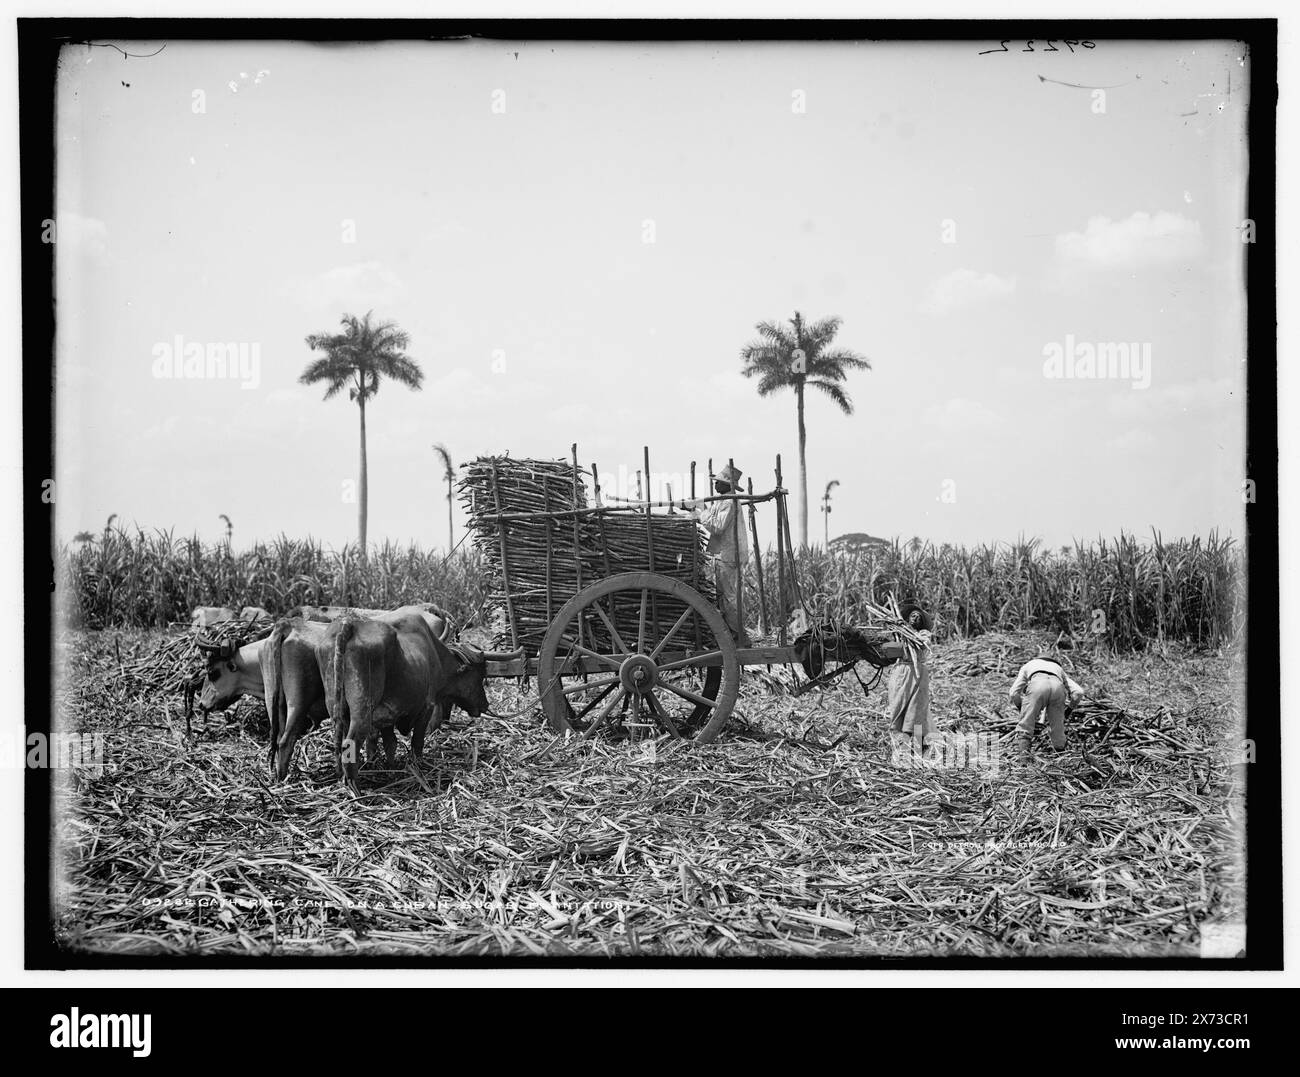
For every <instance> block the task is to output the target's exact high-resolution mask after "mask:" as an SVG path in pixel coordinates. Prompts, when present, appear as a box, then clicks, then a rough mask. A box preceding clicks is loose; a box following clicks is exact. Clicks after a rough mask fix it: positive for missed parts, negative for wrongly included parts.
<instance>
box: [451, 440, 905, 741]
mask: <svg viewBox="0 0 1300 1077" xmlns="http://www.w3.org/2000/svg"><path fill="white" fill-rule="evenodd" d="M543 463H546V464H547V466H548V467H551V466H553V462H536V461H534V462H530V461H511V460H509V459H508V458H504V457H496V458H483V459H481V460H479V461H476V462H475V464H474V465H473V466H474V467H475V468H476V474H477V476H478V478H477V484H476V485H474V484H469V483H467V481H462V491H463V492H464V491H466V488H467V485H471V486H473V488H472V489H469V491H468V496H466V497H465V500H466V501H467V505H468V507H469V509H470V517H471V523H472V527H473V528H474V530H475V531H476V541H477V545H478V546H479V548H480V549H481V550H482V551H484V552H485V553H486V554H487V555H488V557H489V560H490V561H491V562H492V563H493V564H494V567H496V568H497V569H498V571H499V574H500V577H501V578H500V581H499V582H500V587H501V593H500V595H499V598H500V605H501V606H502V607H503V613H504V616H505V619H506V622H507V626H508V628H507V632H508V636H509V643H510V646H511V647H513V648H516V649H522V650H523V652H524V653H523V655H522V657H520V658H516V659H513V660H510V661H498V662H490V663H489V666H488V674H489V676H494V677H521V678H535V679H536V684H537V690H538V692H539V694H540V697H541V703H542V708H543V711H544V713H545V715H546V719H547V722H548V723H549V725H550V726H551V728H552V729H553V730H555V731H556V732H565V731H569V730H572V731H575V732H578V733H579V734H580V735H582V736H586V737H590V736H592V735H593V734H595V733H597V732H598V731H600V730H602V729H606V728H609V727H612V726H621V727H623V728H624V729H627V730H629V731H630V730H640V731H650V732H652V733H653V734H655V735H659V734H662V733H666V734H669V735H671V736H673V737H677V738H681V739H684V740H688V741H691V742H693V743H695V744H704V743H707V742H709V741H711V740H713V739H714V738H715V737H716V736H717V735H718V733H719V732H720V731H721V730H722V728H723V727H724V726H725V724H726V722H727V719H728V717H729V716H730V715H731V712H732V708H733V706H734V705H735V702H736V696H737V693H738V691H739V688H740V670H741V668H742V667H745V666H772V665H795V664H797V665H799V666H801V667H802V668H803V670H804V671H805V673H806V674H808V675H809V676H810V677H811V678H812V679H813V681H814V682H815V681H817V680H821V679H829V678H830V677H833V676H835V675H836V673H837V672H840V671H842V670H843V668H845V667H841V668H840V670H833V671H831V672H827V670H826V665H827V663H828V661H830V662H841V663H847V664H851V663H853V662H855V661H857V660H858V659H862V658H865V659H867V660H868V661H870V662H872V663H873V664H874V665H876V666H877V667H883V666H885V665H888V664H889V663H892V662H894V661H897V660H898V659H899V658H902V657H904V656H905V655H906V654H907V650H908V644H907V643H906V642H905V641H901V640H898V639H895V638H889V634H888V633H885V634H883V635H881V636H879V637H877V638H869V637H864V635H863V634H862V632H861V631H860V630H854V629H851V628H847V627H844V628H841V627H839V626H834V625H818V626H816V627H815V628H813V629H810V630H807V631H805V632H803V633H801V635H800V636H799V637H798V638H796V639H795V640H793V641H791V640H790V639H789V638H788V637H789V636H790V634H791V632H790V628H789V625H788V619H789V615H790V613H791V611H792V609H794V608H795V607H796V605H798V604H801V602H802V599H801V596H800V595H799V593H798V581H797V578H796V576H795V572H794V568H795V566H794V557H793V552H792V546H791V542H790V529H789V519H788V515H787V511H786V497H787V493H788V491H787V490H786V489H785V488H784V486H783V485H782V476H781V460H780V457H777V460H776V469H775V477H776V485H775V486H774V487H773V488H772V489H771V490H770V491H768V492H766V493H755V492H754V489H753V482H752V480H751V481H750V482H749V483H748V486H747V490H746V492H745V493H731V494H725V495H717V494H712V493H711V494H710V495H709V496H707V497H704V498H700V499H698V500H697V499H696V497H695V494H696V491H695V488H694V487H695V464H694V463H692V464H691V470H690V490H689V494H690V500H691V501H692V502H696V503H709V502H718V501H727V500H730V501H734V502H736V504H737V506H738V507H740V508H741V509H742V511H738V512H734V513H732V514H731V526H733V527H735V528H737V529H739V528H740V527H742V526H746V527H747V529H748V535H747V537H748V539H749V544H750V546H751V548H752V557H753V565H754V569H753V570H754V573H755V576H756V580H755V582H756V583H757V591H758V597H759V607H760V620H761V624H762V630H763V635H764V637H765V638H770V637H771V636H773V635H774V636H775V642H774V643H765V644H763V645H759V646H740V645H738V644H737V641H736V638H735V636H733V634H732V633H731V631H730V630H729V629H728V627H727V625H726V622H725V620H724V617H723V615H722V613H721V612H720V611H719V608H718V606H717V604H716V602H715V600H714V598H713V596H712V590H713V588H712V579H711V575H712V568H711V566H710V565H709V564H708V562H707V559H706V557H705V555H704V550H703V546H702V544H701V541H700V531H699V527H698V524H696V523H695V521H694V519H693V517H692V516H691V515H690V514H689V511H688V509H687V507H686V506H685V505H684V504H683V502H682V501H681V500H675V499H674V498H673V496H672V489H671V487H669V489H668V496H667V498H666V499H661V500H652V499H651V490H650V482H649V476H650V459H649V450H648V449H647V450H646V451H645V474H646V484H645V490H644V496H642V494H641V491H640V490H638V496H637V497H636V498H629V497H618V496H606V495H604V494H603V493H602V490H601V486H600V477H599V472H598V470H597V469H596V467H595V466H592V468H591V469H590V471H589V472H585V473H584V472H582V471H581V470H580V469H579V467H578V462H577V446H576V445H575V446H573V462H572V466H571V467H567V466H566V471H567V473H568V476H569V480H570V488H569V490H568V492H567V496H566V497H565V498H564V501H565V502H567V503H563V504H556V503H555V502H556V498H557V496H558V491H557V489H556V486H557V483H559V482H563V481H564V472H560V473H552V474H550V475H548V476H544V477H545V478H547V479H549V480H551V481H550V484H549V485H548V484H547V482H541V483H534V484H533V485H531V486H528V487H527V491H528V495H529V496H523V495H522V494H521V491H522V490H524V489H525V487H524V486H523V485H521V484H520V483H518V482H516V483H515V484H514V485H513V486H512V485H511V483H510V482H508V481H505V478H504V476H503V471H504V470H506V469H507V467H510V468H514V469H515V472H516V473H517V470H518V468H519V467H520V466H521V465H522V466H524V467H525V468H527V467H528V466H529V465H540V464H543ZM709 471H710V483H709V487H710V489H712V486H713V482H712V463H711V462H710V466H709ZM584 474H589V475H590V477H591V480H592V484H593V488H594V495H595V497H594V503H588V501H587V498H586V490H585V484H584V483H583V481H582V476H583V475H584ZM533 477H534V478H535V476H533ZM639 485H640V477H639V475H638V486H639ZM463 496H465V495H464V493H463ZM538 503H541V504H542V507H541V508H537V507H536V505H537V504H538ZM767 504H771V505H772V506H773V508H774V509H775V537H776V555H775V573H773V572H772V566H771V565H768V566H767V573H766V576H765V574H764V565H763V561H762V555H761V552H760V545H759V532H758V525H757V512H756V510H757V507H758V506H760V505H767ZM525 505H526V507H524V506H525ZM742 515H747V520H746V521H745V522H744V523H742V522H741V517H742ZM642 521H643V526H644V532H643V534H644V538H643V540H642V541H640V542H639V543H637V542H632V543H629V541H628V537H629V534H633V535H635V534H637V533H638V532H639V531H640V528H641V527H642ZM679 533H680V534H679ZM682 534H684V535H688V536H689V537H688V538H687V539H686V541H685V542H683V541H682V539H681V535H682ZM656 539H658V540H659V541H658V549H657V548H656V545H657V544H656ZM665 539H671V540H673V541H672V542H671V543H669V542H666V541H665ZM512 542H513V543H516V544H522V545H523V547H524V548H525V551H524V552H525V554H526V556H525V557H524V558H522V559H521V557H520V556H518V553H519V551H518V549H517V548H516V549H514V550H513V551H512ZM665 546H668V547H669V548H668V549H665V548H664V547H665ZM512 554H513V555H512ZM629 561H632V562H637V561H639V562H641V563H639V564H629ZM539 562H544V565H541V564H539ZM512 566H513V568H514V570H515V571H514V578H513V579H512V573H511V569H512ZM521 566H526V567H528V568H529V569H530V578H529V580H528V581H527V582H526V583H525V582H522V581H521V579H520V577H521V575H522V573H521ZM736 571H737V575H738V576H740V573H741V571H742V569H741V568H740V567H737V570H736ZM773 576H774V577H775V578H774V579H773ZM738 582H739V583H740V584H741V586H739V587H738V588H737V590H738V591H739V592H740V593H741V594H742V595H743V594H744V590H745V589H744V586H743V578H742V579H740V580H738ZM772 583H774V584H775V587H776V590H775V592H774V597H775V608H776V613H775V616H773V617H772V618H771V631H769V617H768V603H767V601H766V598H767V589H768V585H769V584H772ZM525 607H527V608H525ZM543 629H544V630H543Z"/></svg>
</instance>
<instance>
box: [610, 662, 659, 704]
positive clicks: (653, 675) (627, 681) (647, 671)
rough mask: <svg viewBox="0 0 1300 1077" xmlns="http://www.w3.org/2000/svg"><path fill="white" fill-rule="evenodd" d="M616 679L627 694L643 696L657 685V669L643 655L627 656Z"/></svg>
mask: <svg viewBox="0 0 1300 1077" xmlns="http://www.w3.org/2000/svg"><path fill="white" fill-rule="evenodd" d="M618 677H619V680H620V681H621V682H622V684H623V687H624V688H626V689H627V690H628V691H629V692H636V693H638V694H640V695H644V694H645V693H646V692H648V691H650V689H651V688H653V687H654V686H655V684H656V683H658V680H659V667H658V666H656V665H655V664H654V662H653V661H651V659H650V658H649V657H648V656H646V655H644V654H634V655H629V656H628V658H626V659H625V660H624V662H623V664H622V665H621V666H620V667H619V670H618Z"/></svg>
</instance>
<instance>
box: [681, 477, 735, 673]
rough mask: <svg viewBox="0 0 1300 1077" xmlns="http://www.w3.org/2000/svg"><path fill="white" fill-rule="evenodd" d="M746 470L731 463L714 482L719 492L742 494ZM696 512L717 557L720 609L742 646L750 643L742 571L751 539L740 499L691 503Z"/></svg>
mask: <svg viewBox="0 0 1300 1077" xmlns="http://www.w3.org/2000/svg"><path fill="white" fill-rule="evenodd" d="M741 474H742V472H741V471H740V469H739V468H737V467H735V466H734V465H732V464H727V465H726V466H724V467H723V469H722V470H721V471H720V472H718V475H717V477H716V479H715V480H714V483H713V488H714V490H716V491H717V493H719V494H724V495H725V494H738V493H740V486H739V483H740V476H741ZM687 507H688V508H690V509H691V511H692V515H693V516H694V517H695V518H696V519H697V520H699V521H700V523H702V524H703V525H704V529H705V530H706V531H708V533H709V545H708V553H709V554H710V555H711V556H712V557H713V559H714V560H713V582H714V584H715V585H716V588H717V593H718V608H719V609H720V610H721V611H722V618H723V620H724V621H726V622H727V627H728V628H729V629H731V632H732V635H734V636H735V637H736V645H737V646H738V647H748V646H749V636H748V635H747V634H746V632H745V618H744V608H743V598H742V594H741V592H742V590H743V588H742V587H741V575H740V574H741V572H742V571H743V569H744V566H745V564H746V563H747V562H748V561H749V541H748V539H747V538H746V537H745V521H744V519H743V517H742V515H741V510H740V502H739V501H707V502H700V501H693V502H687Z"/></svg>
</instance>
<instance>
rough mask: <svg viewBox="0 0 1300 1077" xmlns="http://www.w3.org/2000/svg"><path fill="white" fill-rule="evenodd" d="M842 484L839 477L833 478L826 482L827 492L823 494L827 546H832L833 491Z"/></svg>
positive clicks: (828, 547)
mask: <svg viewBox="0 0 1300 1077" xmlns="http://www.w3.org/2000/svg"><path fill="white" fill-rule="evenodd" d="M839 484H840V480H839V479H831V481H830V482H828V483H827V484H826V492H825V493H824V494H822V512H824V513H825V514H826V519H825V521H824V522H825V524H826V548H827V549H828V550H829V549H830V548H831V491H832V490H834V489H835V487H837V486H838V485H839Z"/></svg>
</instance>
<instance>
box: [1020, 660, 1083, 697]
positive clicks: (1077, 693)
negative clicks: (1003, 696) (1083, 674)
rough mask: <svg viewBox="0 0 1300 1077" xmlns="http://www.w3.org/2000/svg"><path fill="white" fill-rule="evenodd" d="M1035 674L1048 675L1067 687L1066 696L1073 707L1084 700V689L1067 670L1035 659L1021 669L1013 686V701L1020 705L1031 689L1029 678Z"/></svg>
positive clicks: (1052, 663)
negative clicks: (1029, 688) (1027, 690)
mask: <svg viewBox="0 0 1300 1077" xmlns="http://www.w3.org/2000/svg"><path fill="white" fill-rule="evenodd" d="M1035 673H1048V674H1051V675H1052V676H1053V677H1055V678H1056V679H1057V680H1058V681H1060V682H1061V683H1062V684H1063V685H1065V691H1066V695H1067V696H1068V697H1069V700H1068V701H1069V703H1070V705H1071V706H1073V705H1075V704H1077V703H1078V702H1079V700H1081V699H1082V698H1083V689H1082V688H1080V687H1079V686H1078V685H1077V684H1075V683H1074V681H1073V680H1071V679H1070V677H1069V676H1068V675H1067V674H1066V672H1065V670H1064V669H1062V668H1061V667H1060V666H1058V665H1057V664H1056V663H1055V662H1048V661H1046V660H1045V659H1042V658H1033V659H1030V660H1029V661H1028V662H1026V663H1025V664H1024V665H1023V666H1021V667H1020V672H1019V673H1017V674H1016V680H1015V683H1014V684H1012V685H1011V701H1012V702H1013V703H1014V704H1016V706H1019V705H1020V701H1021V699H1022V698H1023V697H1024V694H1025V689H1026V688H1028V687H1029V678H1030V677H1032V676H1033V675H1034V674H1035Z"/></svg>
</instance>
